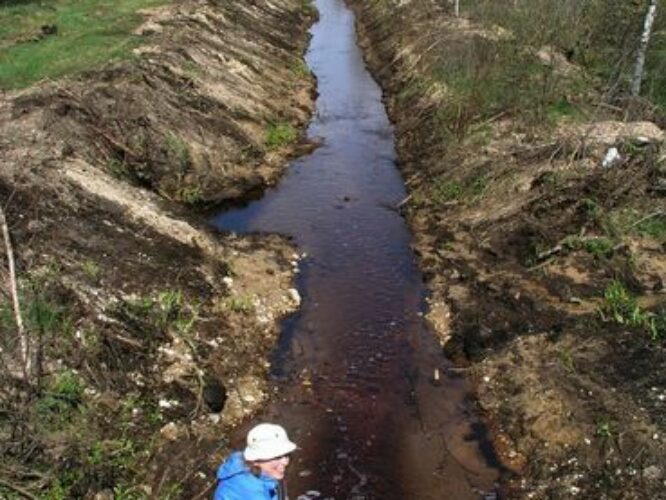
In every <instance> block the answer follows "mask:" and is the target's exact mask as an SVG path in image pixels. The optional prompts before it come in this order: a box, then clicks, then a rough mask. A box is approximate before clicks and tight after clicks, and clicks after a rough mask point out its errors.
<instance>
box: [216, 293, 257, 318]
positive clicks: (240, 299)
mask: <svg viewBox="0 0 666 500" xmlns="http://www.w3.org/2000/svg"><path fill="white" fill-rule="evenodd" d="M223 308H224V309H228V310H230V311H233V312H236V313H242V314H250V313H251V312H252V311H254V300H253V299H252V296H251V295H234V296H232V297H227V298H226V299H225V300H224V302H223Z"/></svg>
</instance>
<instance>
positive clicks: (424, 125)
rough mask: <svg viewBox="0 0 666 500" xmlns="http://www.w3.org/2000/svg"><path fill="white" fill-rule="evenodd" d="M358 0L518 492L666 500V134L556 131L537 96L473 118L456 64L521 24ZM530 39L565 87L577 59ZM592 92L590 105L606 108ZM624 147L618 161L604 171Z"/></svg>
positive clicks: (430, 241) (448, 316) (647, 126)
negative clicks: (450, 75)
mask: <svg viewBox="0 0 666 500" xmlns="http://www.w3.org/2000/svg"><path fill="white" fill-rule="evenodd" d="M349 3H350V4H351V5H352V6H354V8H355V10H356V12H357V15H358V16H359V20H360V22H359V30H360V36H361V39H362V40H363V42H364V45H365V49H366V54H367V57H368V62H369V64H370V66H371V68H372V69H373V71H374V73H375V75H376V77H377V78H378V80H379V81H380V82H381V84H382V86H383V87H384V89H385V91H386V96H387V100H388V103H389V108H390V112H391V116H392V118H393V120H394V121H395V122H396V126H397V136H398V149H399V154H400V159H401V168H402V170H403V172H404V176H405V179H406V182H407V185H408V188H409V190H410V195H409V198H408V199H407V200H405V201H404V203H403V204H401V207H400V208H401V209H402V210H403V211H404V213H405V215H406V216H407V218H408V219H409V221H410V223H411V226H412V228H413V231H414V233H415V237H416V243H415V246H416V249H417V251H418V252H419V254H420V262H421V266H422V268H423V270H424V273H425V274H426V276H427V279H428V284H429V287H430V290H431V292H432V296H431V314H430V316H431V319H432V320H433V322H434V323H435V324H436V325H437V326H438V327H439V330H440V332H441V335H442V345H443V347H444V349H445V351H446V352H448V354H449V355H450V356H452V357H454V358H455V359H458V360H460V361H461V362H462V363H469V370H470V373H471V374H473V376H474V377H475V378H476V379H477V381H478V384H479V385H478V404H479V408H480V410H481V411H483V412H484V413H485V414H486V415H487V418H488V421H489V422H490V423H491V425H492V426H493V428H494V432H495V438H496V444H497V447H498V450H499V451H500V453H501V454H502V455H503V457H504V461H505V464H506V465H507V466H509V467H510V468H512V469H513V470H515V471H516V472H517V473H518V475H517V477H519V478H521V480H520V481H513V482H512V483H511V484H510V492H511V493H510V495H511V496H512V497H526V498H569V497H571V496H572V495H577V494H581V495H583V496H586V497H594V498H642V497H649V498H654V497H656V496H658V495H659V494H660V492H662V491H663V487H664V483H663V481H664V479H666V476H665V473H666V463H665V462H664V455H663V452H662V450H663V445H664V439H665V438H666V434H665V432H666V421H665V415H666V412H664V399H665V398H666V389H665V387H664V378H663V377H664V367H665V366H666V352H665V349H664V337H665V336H666V330H665V328H666V322H665V319H666V317H665V312H664V311H665V310H666V300H665V298H664V294H663V280H664V278H665V277H666V275H665V270H666V267H665V265H666V258H665V257H664V252H663V250H664V243H665V238H664V227H665V226H664V224H666V222H665V219H664V213H665V212H664V210H665V208H666V202H665V200H664V197H663V194H664V186H666V170H665V167H664V156H663V155H664V153H663V146H662V143H663V138H664V134H663V132H662V131H661V130H660V129H659V128H658V127H656V126H655V125H654V124H652V123H649V122H632V123H624V122H621V121H618V118H617V117H615V116H613V115H612V114H608V113H606V114H604V113H601V112H596V113H594V114H593V115H592V116H595V117H596V119H597V121H595V122H590V121H584V120H580V119H579V120H578V121H570V122H566V123H561V122H560V123H557V124H553V125H549V126H547V125H548V124H546V123H545V120H543V123H541V124H539V123H535V122H534V120H528V119H527V115H529V114H530V113H531V112H532V110H531V109H530V108H529V105H528V104H525V105H524V106H523V109H522V111H515V109H508V108H507V109H506V110H500V112H499V113H497V111H496V113H497V114H496V115H494V116H489V117H488V116H486V117H484V116H482V115H481V114H479V116H477V117H476V121H474V120H475V116H474V115H475V114H476V113H480V110H474V109H471V110H470V109H465V108H463V107H462V106H460V104H459V103H460V100H459V99H458V96H457V95H456V90H457V89H452V88H451V87H448V86H447V85H446V83H445V79H444V78H443V77H442V76H443V73H442V72H443V71H447V70H448V69H449V68H452V67H454V66H455V65H456V62H459V61H453V62H452V58H455V57H459V58H464V57H469V56H471V55H472V54H473V53H474V51H476V50H479V47H482V49H483V50H486V51H487V52H486V53H487V54H488V57H491V55H492V53H493V47H494V46H498V45H500V44H502V40H510V39H511V36H510V34H507V33H506V32H504V31H502V30H501V29H499V28H498V27H488V26H481V25H475V24H473V23H471V22H469V21H468V20H465V19H454V18H452V17H450V16H449V15H448V14H447V12H446V11H445V10H443V9H442V3H441V2H434V1H428V0H423V1H406V2H405V1H388V2H387V1H382V2H380V1H374V0H370V1H353V0H352V1H350V2H349ZM518 50H521V51H522V52H523V53H521V57H525V61H526V64H530V65H533V66H536V67H538V66H539V65H546V66H547V67H548V68H547V69H548V73H549V74H555V75H557V77H558V81H560V82H561V81H566V80H567V79H568V78H571V75H572V74H574V72H578V71H580V69H577V68H570V67H567V66H566V65H565V64H563V63H562V64H560V63H561V61H562V58H558V57H555V56H551V57H546V56H544V55H543V54H544V53H546V54H547V52H543V51H539V50H538V48H537V49H536V50H523V49H518ZM514 54H516V57H517V52H514ZM531 54H532V55H531ZM530 58H531V59H530ZM461 60H462V59H461ZM477 70H478V71H479V72H482V71H484V67H483V66H479V68H477ZM525 83H526V82H515V83H514V85H515V86H517V85H523V86H524V85H525ZM534 85H539V81H535V82H534ZM458 90H459V89H458ZM490 90H491V89H490V88H480V89H479V91H480V92H481V93H483V92H490ZM587 92H588V93H587V94H586V95H584V96H582V97H581V100H583V101H589V102H590V103H596V99H597V98H596V97H595V93H594V89H593V88H591V87H590V88H589V89H588V91H587ZM569 97H570V96H567V98H569ZM599 109H605V108H603V107H600V108H599ZM468 112H469V113H470V115H469V116H468V115H466V114H465V113H468ZM588 116H589V115H588ZM463 126H464V127H466V128H465V130H462V129H461V128H460V127H463ZM467 127H469V128H467ZM611 147H616V148H617V150H618V152H619V155H620V157H621V160H620V161H619V162H617V163H615V164H614V166H613V167H611V168H604V167H602V166H601V164H602V159H603V158H604V155H605V154H606V153H607V151H608V150H609V148H611Z"/></svg>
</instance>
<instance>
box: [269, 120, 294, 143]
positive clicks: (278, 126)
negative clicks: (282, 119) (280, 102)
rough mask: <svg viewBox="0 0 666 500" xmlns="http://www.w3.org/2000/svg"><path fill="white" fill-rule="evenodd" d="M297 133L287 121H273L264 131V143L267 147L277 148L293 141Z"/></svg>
mask: <svg viewBox="0 0 666 500" xmlns="http://www.w3.org/2000/svg"><path fill="white" fill-rule="evenodd" d="M297 136H298V134H297V132H296V129H295V128H294V127H293V126H291V125H290V124H288V123H274V124H271V125H270V126H269V127H268V130H267V131H266V139H265V144H266V147H267V148H268V149H278V148H281V147H284V146H287V145H289V144H291V143H292V142H294V141H295V140H296V138H297Z"/></svg>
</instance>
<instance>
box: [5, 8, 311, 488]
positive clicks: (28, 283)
mask: <svg viewBox="0 0 666 500" xmlns="http://www.w3.org/2000/svg"><path fill="white" fill-rule="evenodd" d="M145 16H146V22H145V24H144V25H143V26H142V27H141V28H140V29H139V33H141V34H142V36H144V37H145V44H144V45H143V46H142V47H141V48H140V49H138V50H137V56H138V57H137V58H136V59H135V60H133V61H131V62H126V63H122V64H117V65H115V66H113V67H109V68H107V69H105V70H103V71H100V72H95V73H90V74H86V75H82V76H80V77H77V78H73V79H69V80H63V81H58V82H51V83H45V84H43V85H40V86H37V87H34V88H30V89H27V90H24V91H20V92H12V93H7V94H5V95H4V96H3V97H2V100H1V101H0V138H1V139H0V161H1V162H2V165H3V167H2V169H1V171H0V201H1V202H2V204H3V207H4V208H5V211H6V215H7V220H8V222H9V229H10V232H11V236H12V240H13V245H14V252H15V255H16V260H17V273H18V276H19V282H20V285H21V288H22V298H23V301H24V310H25V311H27V310H31V311H32V310H36V309H35V308H36V307H37V306H35V304H44V308H45V309H44V310H47V311H49V313H52V315H53V317H52V318H51V320H52V321H51V322H50V323H48V322H46V320H44V319H42V320H41V322H40V320H34V321H32V322H31V320H30V318H28V321H27V323H28V331H29V334H30V335H31V338H32V339H33V348H34V350H37V349H38V347H37V346H38V345H40V346H41V352H40V353H38V354H39V356H38V357H39V360H40V363H41V372H42V374H41V375H42V376H41V377H40V384H41V388H35V387H33V388H31V389H29V390H26V386H25V385H23V384H22V383H21V382H20V380H21V378H22V377H21V376H20V371H19V370H18V368H17V360H18V349H17V346H16V343H15V341H16V338H15V326H14V324H13V322H12V320H11V309H10V302H9V297H8V296H5V295H3V296H2V297H1V299H2V311H3V323H1V324H2V328H3V329H4V331H5V332H6V333H5V334H3V336H2V349H3V353H4V360H3V361H4V367H3V370H2V387H1V388H0V401H1V405H2V406H1V407H0V434H1V435H2V439H0V442H2V445H1V448H2V456H3V459H2V461H1V464H0V466H1V468H0V479H2V483H0V485H2V486H0V496H2V495H5V494H7V495H9V494H10V493H11V494H15V493H16V491H18V490H20V489H22V490H24V491H28V492H31V493H32V494H33V495H45V494H47V492H48V494H51V495H55V496H50V497H49V498H61V497H59V496H57V494H63V495H64V496H63V497H62V498H65V497H67V498H70V497H78V498H93V497H95V498H108V497H112V496H113V494H114V493H115V494H116V495H120V494H121V493H126V494H135V495H138V494H142V495H143V497H146V498H147V497H150V498H158V497H159V498H177V497H183V498H192V497H194V496H195V495H196V494H199V493H202V494H204V493H205V492H206V491H207V490H208V488H210V486H211V485H212V483H213V481H214V478H213V475H212V471H213V470H214V467H215V465H216V464H217V463H219V460H220V459H221V457H222V455H223V454H224V453H226V452H227V451H228V450H227V449H226V448H225V447H226V441H225V439H226V438H225V437H226V436H227V435H228V431H229V429H230V428H231V427H233V426H234V425H235V424H237V423H238V422H239V421H240V420H241V419H243V418H245V417H247V415H249V414H251V413H253V412H254V411H256V409H257V408H258V407H259V406H260V404H261V403H262V401H264V400H265V399H266V398H267V397H268V396H269V391H270V389H269V388H268V386H267V382H266V378H267V369H268V361H267V358H268V355H269V353H270V352H271V350H272V349H273V348H274V346H275V343H276V338H277V333H278V328H277V322H278V320H279V319H280V318H282V317H283V316H284V315H285V314H287V313H289V312H291V311H293V310H294V309H295V308H297V306H298V304H299V300H300V299H299V297H298V294H297V293H296V292H295V290H292V289H291V287H292V286H293V285H292V279H293V275H294V272H295V270H296V265H297V261H298V259H299V256H298V254H297V253H296V249H295V248H293V246H292V245H291V244H290V242H288V241H286V240H285V239H284V238H281V237H277V236H247V237H237V236H234V235H224V236H223V235H218V234H214V233H212V232H211V231H210V230H209V229H207V228H206V226H205V222H204V220H203V217H201V216H198V215H196V213H194V212H193V211H192V207H195V208H197V207H208V206H211V205H212V204H220V203H227V202H233V201H234V200H238V199H242V198H247V197H248V196H251V195H253V193H254V192H255V191H256V190H262V189H264V188H265V187H266V186H267V185H269V184H271V183H272V182H274V181H275V180H276V179H277V178H278V177H279V176H280V174H281V173H282V171H283V170H284V167H285V165H286V158H288V157H289V156H290V155H293V154H295V153H297V152H298V151H299V149H301V148H307V147H309V146H307V145H304V144H301V145H299V142H298V141H296V142H295V143H293V144H285V145H274V146H271V147H269V146H267V145H266V134H267V131H268V130H269V128H270V127H271V126H272V125H276V124H283V125H285V126H290V127H292V129H293V130H296V131H299V130H301V129H302V127H303V126H304V124H305V123H306V122H307V121H308V119H309V115H310V112H311V110H312V104H313V100H312V97H313V96H312V93H313V79H312V77H311V76H310V75H309V74H307V72H303V71H302V70H299V68H302V67H303V62H302V55H303V52H304V50H305V47H306V44H307V41H308V34H307V28H308V27H309V25H310V24H311V22H313V21H314V12H313V11H312V9H311V8H310V7H309V6H308V4H306V3H304V2H301V1H298V0H271V1H268V0H266V1H263V0H262V1H252V2H218V1H198V0H194V1H187V2H177V3H176V4H173V5H170V6H167V7H164V8H160V9H156V10H154V11H150V12H146V13H145ZM2 255H3V262H5V263H3V266H2V267H3V269H5V268H6V253H5V252H4V245H3V254H2ZM3 273H4V271H3ZM3 279H4V274H3ZM31 314H32V313H28V314H27V315H28V316H30V315H31ZM40 325H41V326H40ZM39 339H41V340H39ZM72 378H74V379H75V380H76V381H77V382H76V384H78V385H79V386H82V387H83V390H82V391H80V392H79V391H78V389H72V388H71V385H72V384H71V383H70V386H69V388H66V387H65V385H64V383H63V382H62V381H63V380H70V381H71V379H72ZM33 380H34V379H33ZM66 390H68V391H69V392H67V393H66V392H65V391H66ZM68 398H69V399H68ZM220 406H223V407H224V410H223V411H222V413H221V414H219V413H217V412H218V411H219V409H220ZM8 485H11V486H8ZM3 486H8V488H7V489H2V488H3ZM96 495H97V496H96ZM124 498H127V497H124ZM132 498H134V497H132Z"/></svg>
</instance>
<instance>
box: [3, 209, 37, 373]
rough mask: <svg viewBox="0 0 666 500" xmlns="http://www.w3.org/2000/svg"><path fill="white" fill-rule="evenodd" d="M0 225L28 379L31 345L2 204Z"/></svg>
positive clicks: (22, 356)
mask: <svg viewBox="0 0 666 500" xmlns="http://www.w3.org/2000/svg"><path fill="white" fill-rule="evenodd" d="M0 226H2V236H3V239H4V240H5V250H6V252H7V266H8V268H9V293H10V295H11V297H12V305H13V307H14V319H15V320H16V329H17V330H18V336H19V342H20V344H21V358H22V361H23V372H24V373H23V375H24V376H25V378H26V381H27V379H28V375H29V374H30V370H31V369H32V366H31V362H30V349H29V347H30V345H29V342H28V336H27V334H26V332H25V328H24V326H23V318H22V317H21V305H20V301H19V295H18V287H17V285H16V268H15V266H14V250H13V248H12V241H11V238H10V235H9V227H8V226H7V218H6V217H5V210H4V209H3V207H2V206H0Z"/></svg>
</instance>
